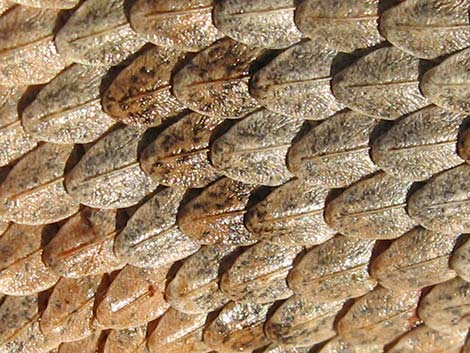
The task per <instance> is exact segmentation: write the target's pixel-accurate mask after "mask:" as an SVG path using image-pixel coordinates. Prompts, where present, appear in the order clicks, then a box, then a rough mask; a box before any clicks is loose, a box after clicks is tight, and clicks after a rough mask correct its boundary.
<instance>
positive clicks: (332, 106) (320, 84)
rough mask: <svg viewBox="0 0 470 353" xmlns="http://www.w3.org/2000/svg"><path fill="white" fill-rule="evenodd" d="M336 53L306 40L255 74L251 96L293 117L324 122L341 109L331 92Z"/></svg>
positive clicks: (280, 112) (251, 82)
mask: <svg viewBox="0 0 470 353" xmlns="http://www.w3.org/2000/svg"><path fill="white" fill-rule="evenodd" d="M337 55H338V53H337V52H336V51H334V50H331V49H325V48H320V47H319V46H318V45H317V44H316V42H314V41H305V42H302V43H299V44H296V45H294V46H292V47H291V48H289V49H286V50H285V51H283V52H282V53H280V54H279V55H278V56H277V57H275V58H274V59H273V60H272V61H271V62H270V63H269V64H267V65H266V66H264V67H262V68H261V69H260V70H259V71H258V72H256V73H255V74H254V75H253V77H252V79H251V81H250V94H251V95H252V96H253V97H254V98H255V99H256V100H257V101H258V102H259V104H261V105H262V106H264V107H266V108H267V109H269V110H271V111H273V112H276V113H279V114H283V115H287V116H293V117H299V118H305V119H311V120H323V119H326V118H328V117H329V116H330V115H332V114H334V113H336V112H337V111H339V110H341V109H343V108H344V105H342V104H341V103H339V102H338V101H337V100H336V98H335V97H334V96H333V94H332V92H331V82H330V81H331V76H332V66H333V62H334V60H335V58H336V57H337Z"/></svg>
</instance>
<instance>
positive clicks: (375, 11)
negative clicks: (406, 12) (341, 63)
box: [295, 0, 384, 52]
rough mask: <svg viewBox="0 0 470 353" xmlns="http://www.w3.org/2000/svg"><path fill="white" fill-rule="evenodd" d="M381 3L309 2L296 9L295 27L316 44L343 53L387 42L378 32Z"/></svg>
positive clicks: (352, 0)
mask: <svg viewBox="0 0 470 353" xmlns="http://www.w3.org/2000/svg"><path fill="white" fill-rule="evenodd" d="M379 3H380V1H379V0H366V1H364V0H359V1H358V0H346V1H330V0H306V1H303V2H302V3H300V4H299V5H298V6H297V10H296V14H295V23H296V24H297V26H298V27H299V29H300V30H301V31H302V32H303V33H304V34H305V35H306V36H308V37H309V38H311V39H312V40H313V41H314V42H315V43H317V44H318V45H319V46H322V47H330V48H331V49H335V50H338V51H343V52H352V51H354V50H356V49H359V48H367V47H373V46H374V45H377V44H379V43H380V42H382V41H384V38H383V37H382V36H381V35H380V33H379V29H378V19H379Z"/></svg>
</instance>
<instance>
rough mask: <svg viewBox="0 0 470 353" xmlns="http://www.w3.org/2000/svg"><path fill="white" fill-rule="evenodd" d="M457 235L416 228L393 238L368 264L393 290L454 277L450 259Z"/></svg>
mask: <svg viewBox="0 0 470 353" xmlns="http://www.w3.org/2000/svg"><path fill="white" fill-rule="evenodd" d="M457 238H458V235H446V234H440V233H435V232H431V231H428V230H426V229H424V228H421V227H418V228H414V229H413V230H411V231H409V232H408V233H406V234H405V235H403V236H401V237H400V238H398V239H396V240H395V241H393V243H392V244H391V245H390V246H389V247H388V248H387V249H386V250H385V251H383V252H382V253H381V254H380V255H379V256H378V257H377V258H376V259H374V261H373V262H372V265H371V273H372V275H373V276H374V278H376V279H377V280H378V281H379V283H380V284H381V285H382V286H383V287H386V288H389V289H391V290H395V291H406V290H414V289H421V288H424V287H428V286H431V285H434V284H437V283H441V282H445V281H447V280H449V279H452V278H453V277H455V276H456V273H455V271H453V270H452V269H450V267H449V258H450V256H451V254H452V251H453V249H454V246H455V244H456V242H457Z"/></svg>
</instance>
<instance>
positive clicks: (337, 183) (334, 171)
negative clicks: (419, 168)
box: [287, 111, 379, 188]
mask: <svg viewBox="0 0 470 353" xmlns="http://www.w3.org/2000/svg"><path fill="white" fill-rule="evenodd" d="M378 125H379V122H378V121H377V120H376V119H373V118H370V117H368V116H365V115H363V114H360V113H356V112H353V111H345V112H341V113H338V114H335V115H333V116H332V117H330V118H329V119H327V120H325V121H323V122H322V123H321V124H319V125H317V126H315V127H314V128H312V129H311V130H310V131H309V132H308V133H307V134H306V135H305V136H303V137H302V139H300V140H299V141H297V142H296V143H294V144H293V145H292V146H291V148H290V149H289V154H288V157H287V165H288V167H289V170H290V171H291V172H292V173H294V174H295V175H296V176H297V177H298V178H301V179H303V180H307V181H308V182H309V183H312V184H317V185H321V186H324V187H326V188H341V187H345V186H348V185H350V184H352V183H354V182H356V181H358V180H359V179H361V178H362V177H364V176H366V175H368V174H371V173H373V172H375V171H377V170H378V168H377V166H376V165H375V164H374V162H372V159H371V158H370V147H369V139H370V135H371V133H372V132H373V130H374V129H375V128H376V127H377V126H378Z"/></svg>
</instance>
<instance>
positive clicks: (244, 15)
mask: <svg viewBox="0 0 470 353" xmlns="http://www.w3.org/2000/svg"><path fill="white" fill-rule="evenodd" d="M294 10H295V1H294V0H280V1H276V2H273V1H270V0H255V1H249V2H247V1H243V0H222V1H218V2H217V3H216V5H215V7H214V13H213V17H214V23H215V25H216V27H217V28H218V29H219V30H220V31H221V32H222V33H224V34H225V35H227V36H228V37H231V38H233V39H235V40H236V41H239V42H241V43H245V44H247V45H251V46H255V47H262V48H270V49H282V48H287V47H289V46H291V45H292V44H295V43H297V42H298V41H300V39H301V38H302V33H301V32H300V31H299V30H298V28H297V27H296V25H295V23H294ZM268 23H269V25H267V24H268Z"/></svg>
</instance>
